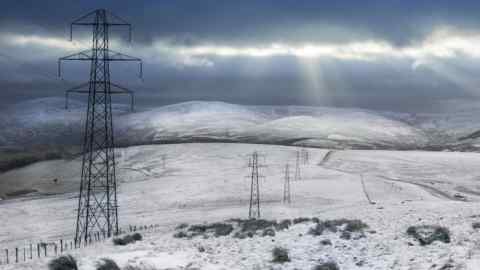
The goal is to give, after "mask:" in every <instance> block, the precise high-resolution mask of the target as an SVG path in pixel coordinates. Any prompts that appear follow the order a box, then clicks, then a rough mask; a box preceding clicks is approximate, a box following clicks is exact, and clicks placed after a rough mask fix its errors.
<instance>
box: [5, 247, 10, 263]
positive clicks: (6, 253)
mask: <svg viewBox="0 0 480 270" xmlns="http://www.w3.org/2000/svg"><path fill="white" fill-rule="evenodd" d="M5 255H6V257H7V264H9V263H10V260H9V259H8V249H5Z"/></svg>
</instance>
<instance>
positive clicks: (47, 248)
mask: <svg viewBox="0 0 480 270" xmlns="http://www.w3.org/2000/svg"><path fill="white" fill-rule="evenodd" d="M159 227H160V225H159V224H154V225H153V224H152V225H128V227H127V228H126V229H119V232H118V234H117V235H116V236H114V237H113V238H115V237H117V236H121V235H122V234H126V233H134V232H152V231H154V230H155V229H157V228H159ZM113 238H112V237H108V236H107V235H106V234H105V232H103V233H101V232H95V233H93V234H89V235H88V237H87V241H82V242H80V241H78V242H77V241H75V240H74V239H70V238H66V239H65V238H60V239H57V240H54V241H41V242H36V243H33V242H32V243H30V244H27V245H24V246H20V247H18V246H17V247H14V248H5V249H3V250H1V252H2V253H3V254H2V255H0V265H7V264H15V263H24V262H28V261H33V260H35V259H41V258H47V257H57V256H59V255H62V254H64V253H66V252H70V251H72V250H78V249H82V248H86V247H89V246H91V245H93V244H97V243H99V242H105V241H107V240H109V239H113Z"/></svg>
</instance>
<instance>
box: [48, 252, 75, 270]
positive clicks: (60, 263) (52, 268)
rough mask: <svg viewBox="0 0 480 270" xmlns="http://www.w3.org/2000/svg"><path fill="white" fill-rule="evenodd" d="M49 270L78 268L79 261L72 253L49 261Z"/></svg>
mask: <svg viewBox="0 0 480 270" xmlns="http://www.w3.org/2000/svg"><path fill="white" fill-rule="evenodd" d="M48 269H49V270H78V268H77V261H76V260H75V258H73V257H72V256H71V255H64V256H61V257H58V258H56V259H53V260H51V261H50V262H49V263H48Z"/></svg>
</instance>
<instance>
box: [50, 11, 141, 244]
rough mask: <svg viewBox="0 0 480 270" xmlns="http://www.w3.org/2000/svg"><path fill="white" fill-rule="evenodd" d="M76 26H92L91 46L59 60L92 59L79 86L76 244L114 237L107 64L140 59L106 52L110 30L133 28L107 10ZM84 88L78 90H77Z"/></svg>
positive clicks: (115, 216) (88, 16)
mask: <svg viewBox="0 0 480 270" xmlns="http://www.w3.org/2000/svg"><path fill="white" fill-rule="evenodd" d="M74 25H80V26H82V25H83V26H91V27H92V29H93V38H92V48H91V49H90V50H86V51H82V52H80V53H76V54H72V55H69V56H66V57H62V58H60V59H59V61H58V63H59V75H61V73H60V72H61V63H62V61H66V60H84V61H90V81H89V82H88V83H86V84H83V85H82V86H85V87H86V88H87V89H86V90H85V92H86V93H88V107H87V117H86V122H85V132H84V140H83V160H82V174H81V183H80V194H79V198H78V208H77V222H76V230H75V242H76V245H80V243H81V242H86V241H88V240H89V239H91V238H90V237H91V236H92V235H93V234H94V233H100V234H103V235H105V236H112V235H115V234H117V233H118V204H117V180H116V175H115V165H116V164H115V152H114V147H115V144H114V134H113V121H112V100H111V95H112V94H113V93H114V90H112V88H118V86H117V85H114V84H111V83H110V69H109V67H110V61H139V62H140V76H141V72H142V69H141V59H139V58H135V57H131V56H128V55H125V54H121V53H118V52H114V51H112V50H110V49H109V30H110V27H112V26H125V27H128V30H129V36H130V37H131V25H130V24H129V23H127V22H126V21H125V20H123V19H121V18H119V17H118V16H116V15H114V14H112V13H111V12H109V11H107V10H105V9H98V10H95V11H93V12H90V13H88V14H86V15H84V16H82V17H80V18H79V19H77V20H75V21H74V22H73V23H72V24H71V26H70V30H71V32H70V33H71V35H72V29H73V26H74ZM82 86H80V87H78V88H77V90H78V89H80V88H81V87H82Z"/></svg>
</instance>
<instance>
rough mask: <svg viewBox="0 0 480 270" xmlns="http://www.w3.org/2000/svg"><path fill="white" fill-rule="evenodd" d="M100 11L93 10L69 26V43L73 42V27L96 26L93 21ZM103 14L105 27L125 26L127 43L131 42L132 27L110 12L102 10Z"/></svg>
mask: <svg viewBox="0 0 480 270" xmlns="http://www.w3.org/2000/svg"><path fill="white" fill-rule="evenodd" d="M99 11H100V10H94V11H92V12H89V13H87V14H85V15H83V16H81V17H79V18H78V19H76V20H74V21H73V22H72V23H71V24H70V41H71V40H73V26H74V25H77V26H90V25H96V24H97V23H98V22H96V21H95V19H96V16H97V13H98V12H99ZM103 12H104V14H105V22H104V23H105V25H108V26H127V27H128V39H129V41H132V25H131V24H130V23H128V22H127V21H126V20H124V19H122V18H121V17H119V16H117V15H115V14H113V13H112V12H110V11H108V10H103Z"/></svg>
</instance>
